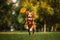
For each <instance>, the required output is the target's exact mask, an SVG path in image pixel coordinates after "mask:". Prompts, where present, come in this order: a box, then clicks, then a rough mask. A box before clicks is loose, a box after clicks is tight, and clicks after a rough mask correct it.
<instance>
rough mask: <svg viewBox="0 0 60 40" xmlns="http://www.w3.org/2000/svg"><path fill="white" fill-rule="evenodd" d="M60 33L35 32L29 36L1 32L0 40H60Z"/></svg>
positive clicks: (23, 33) (26, 33)
mask: <svg viewBox="0 0 60 40" xmlns="http://www.w3.org/2000/svg"><path fill="white" fill-rule="evenodd" d="M59 39H60V32H45V33H44V32H35V34H34V35H30V36H29V35H28V32H0V40H59Z"/></svg>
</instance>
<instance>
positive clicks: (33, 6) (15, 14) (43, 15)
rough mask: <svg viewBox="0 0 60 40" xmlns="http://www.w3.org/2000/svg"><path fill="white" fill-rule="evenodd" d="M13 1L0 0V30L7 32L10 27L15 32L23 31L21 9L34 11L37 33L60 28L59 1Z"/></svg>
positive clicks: (23, 18)
mask: <svg viewBox="0 0 60 40" xmlns="http://www.w3.org/2000/svg"><path fill="white" fill-rule="evenodd" d="M15 1H16V2H15ZM15 1H14V2H13V1H12V0H0V30H3V29H4V30H6V29H8V30H9V29H10V27H11V25H13V26H14V28H15V29H17V30H18V29H19V30H20V29H21V30H23V29H24V24H25V13H21V12H20V9H21V8H26V10H27V11H31V10H33V11H34V13H35V22H36V25H37V31H39V30H40V31H44V32H46V31H56V30H57V29H59V28H60V27H59V24H60V21H59V20H60V0H15Z"/></svg>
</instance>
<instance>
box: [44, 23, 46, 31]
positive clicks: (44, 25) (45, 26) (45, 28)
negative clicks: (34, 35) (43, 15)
mask: <svg viewBox="0 0 60 40" xmlns="http://www.w3.org/2000/svg"><path fill="white" fill-rule="evenodd" d="M44 32H46V23H45V24H44Z"/></svg>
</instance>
